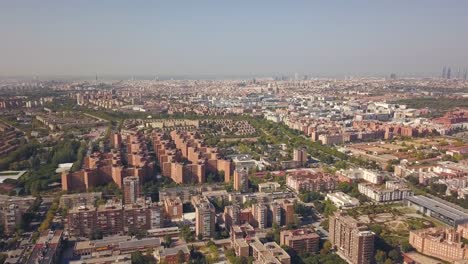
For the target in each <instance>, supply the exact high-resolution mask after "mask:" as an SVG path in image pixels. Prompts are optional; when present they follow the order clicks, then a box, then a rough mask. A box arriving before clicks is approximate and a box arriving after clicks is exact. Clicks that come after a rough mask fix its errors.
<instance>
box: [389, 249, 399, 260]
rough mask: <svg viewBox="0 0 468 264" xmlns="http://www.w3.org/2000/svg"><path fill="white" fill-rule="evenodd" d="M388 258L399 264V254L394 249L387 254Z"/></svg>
mask: <svg viewBox="0 0 468 264" xmlns="http://www.w3.org/2000/svg"><path fill="white" fill-rule="evenodd" d="M388 257H389V258H390V259H392V260H393V261H394V262H399V261H400V259H401V254H400V252H398V250H396V249H392V250H390V251H389V252H388Z"/></svg>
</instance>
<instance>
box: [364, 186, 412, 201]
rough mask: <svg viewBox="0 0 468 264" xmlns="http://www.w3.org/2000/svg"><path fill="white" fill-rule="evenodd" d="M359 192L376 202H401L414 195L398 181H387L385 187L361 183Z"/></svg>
mask: <svg viewBox="0 0 468 264" xmlns="http://www.w3.org/2000/svg"><path fill="white" fill-rule="evenodd" d="M358 190H359V192H360V193H362V194H363V195H365V196H367V197H369V198H370V199H371V200H373V201H376V202H392V201H401V200H403V199H405V198H407V197H409V196H413V194H414V193H413V191H412V190H411V189H410V188H408V187H407V186H406V185H405V184H404V183H401V182H396V181H387V182H386V183H385V187H383V186H379V185H374V184H372V183H359V184H358Z"/></svg>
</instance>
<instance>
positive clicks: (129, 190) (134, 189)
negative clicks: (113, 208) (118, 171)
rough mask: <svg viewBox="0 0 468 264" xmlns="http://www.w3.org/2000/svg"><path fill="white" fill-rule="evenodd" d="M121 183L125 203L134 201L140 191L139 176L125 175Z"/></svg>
mask: <svg viewBox="0 0 468 264" xmlns="http://www.w3.org/2000/svg"><path fill="white" fill-rule="evenodd" d="M123 185H124V202H125V204H132V203H135V202H136V200H137V199H138V197H140V193H141V187H140V178H138V177H137V176H132V177H125V178H124V179H123Z"/></svg>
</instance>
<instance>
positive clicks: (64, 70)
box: [0, 0, 468, 78]
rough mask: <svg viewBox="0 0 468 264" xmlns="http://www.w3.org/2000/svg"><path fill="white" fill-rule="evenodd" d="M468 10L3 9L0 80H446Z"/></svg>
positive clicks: (113, 5) (114, 5)
mask: <svg viewBox="0 0 468 264" xmlns="http://www.w3.org/2000/svg"><path fill="white" fill-rule="evenodd" d="M467 9H468V2H466V1H451V0H449V1H432V0H430V1H292V2H290V1H187V2H182V1H131V2H129V1H73V2H69V1H3V2H2V3H0V35H1V36H2V43H1V46H0V57H1V58H2V59H1V61H0V76H75V77H77V76H94V75H95V73H98V74H99V75H100V76H103V77H104V76H116V77H121V78H128V77H129V76H132V75H135V76H144V77H145V78H151V77H152V76H190V77H193V78H197V77H210V78H219V77H220V76H221V77H230V76H231V77H232V76H276V75H284V74H294V73H299V74H307V75H309V76H314V77H344V76H351V75H354V76H387V75H389V74H390V73H396V74H398V75H400V76H439V75H440V74H441V71H442V67H443V66H451V67H452V69H453V70H456V69H457V68H461V69H465V68H466V67H468V52H467V47H468V34H466V25H468V16H467V15H466V10H467Z"/></svg>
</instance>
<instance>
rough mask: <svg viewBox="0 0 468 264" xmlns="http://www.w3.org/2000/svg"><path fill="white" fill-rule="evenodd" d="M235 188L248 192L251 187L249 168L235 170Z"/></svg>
mask: <svg viewBox="0 0 468 264" xmlns="http://www.w3.org/2000/svg"><path fill="white" fill-rule="evenodd" d="M233 187H234V190H236V191H238V192H247V191H248V189H249V170H248V169H247V168H237V169H236V170H235V171H234V186H233Z"/></svg>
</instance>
